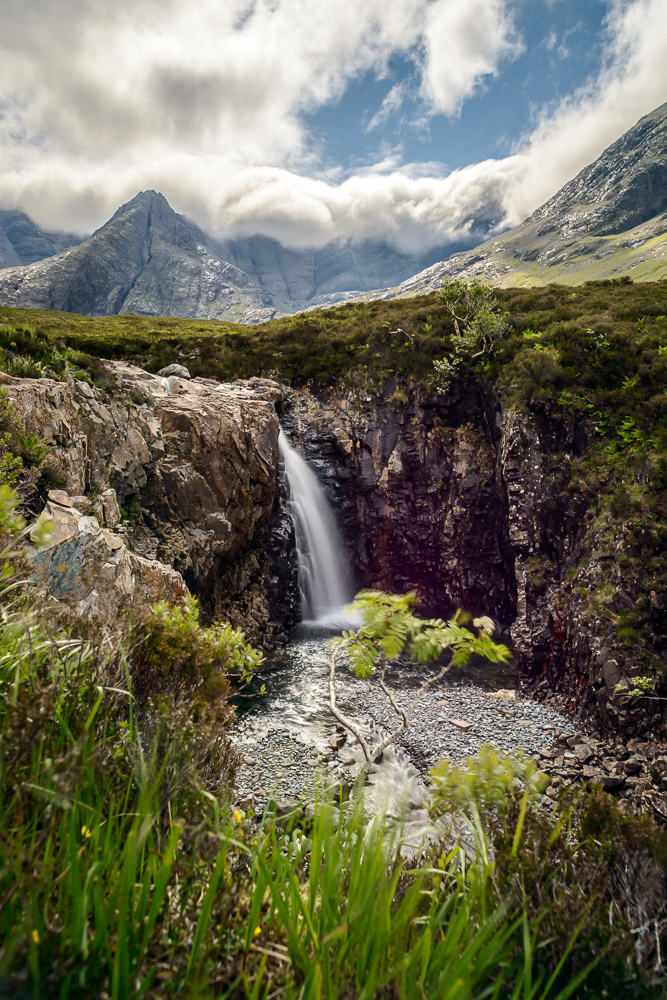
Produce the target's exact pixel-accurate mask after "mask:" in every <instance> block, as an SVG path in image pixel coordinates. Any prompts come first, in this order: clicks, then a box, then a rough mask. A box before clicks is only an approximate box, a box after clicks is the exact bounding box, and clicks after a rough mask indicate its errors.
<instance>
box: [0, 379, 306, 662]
mask: <svg viewBox="0 0 667 1000" xmlns="http://www.w3.org/2000/svg"><path fill="white" fill-rule="evenodd" d="M109 368H110V370H111V371H112V372H113V374H114V375H115V379H116V389H115V391H114V392H112V393H104V392H102V391H101V390H99V389H97V388H94V387H92V386H89V385H88V384H87V383H85V382H80V381H77V380H74V381H73V382H71V383H69V384H68V383H57V382H53V381H52V380H49V379H11V378H8V377H5V379H4V382H5V384H6V387H7V389H8V391H9V394H10V396H11V398H12V401H13V403H14V406H15V409H16V413H17V416H18V417H19V419H20V420H21V422H22V423H23V424H24V426H25V427H26V430H27V431H29V432H31V433H33V434H35V435H36V436H38V437H39V438H41V439H42V440H44V441H46V443H47V444H49V445H50V446H51V448H50V450H51V457H50V463H51V464H55V465H56V467H57V469H58V470H59V471H60V473H61V474H62V476H63V478H64V480H65V485H66V488H67V490H68V492H69V494H70V496H77V497H80V496H82V495H84V494H86V495H88V497H89V498H90V499H91V500H92V507H93V509H94V508H95V507H96V506H97V507H99V506H100V505H101V506H102V508H104V507H105V503H108V502H109V500H108V495H107V494H105V493H104V492H101V493H99V488H100V487H101V486H107V485H108V486H109V487H111V488H112V489H113V490H115V492H116V494H117V496H118V498H119V500H120V502H121V504H124V505H125V511H126V514H125V521H126V529H127V530H126V532H125V535H126V538H127V544H128V547H129V548H130V549H131V550H132V552H133V553H134V554H135V555H136V556H141V557H143V558H145V559H148V560H150V561H154V560H158V561H159V562H160V563H163V564H165V565H166V566H169V567H171V568H173V569H175V570H176V571H177V572H178V573H180V574H181V575H182V577H183V579H184V580H185V582H186V583H187V586H188V588H189V590H190V591H191V592H192V593H194V594H195V595H196V596H197V597H198V598H199V599H200V600H201V602H202V606H203V610H204V614H205V616H208V617H209V618H212V617H214V618H223V619H225V620H230V621H232V622H233V623H234V624H237V625H240V626H241V627H243V628H244V629H245V630H246V632H247V634H248V636H249V637H250V638H251V639H252V640H253V641H255V642H260V643H262V644H265V645H271V643H272V642H273V641H274V640H275V638H276V637H280V636H284V635H285V630H286V629H287V630H289V628H290V627H291V626H292V625H293V624H294V621H295V619H296V615H297V611H298V609H297V608H296V607H295V606H294V602H295V593H294V587H293V586H292V585H291V584H289V581H288V580H287V578H288V577H290V574H291V576H293V571H292V569H291V566H292V563H293V553H294V538H293V532H291V531H290V528H289V520H288V519H287V520H286V513H285V511H284V510H283V509H281V503H280V488H279V478H278V417H277V415H276V412H275V409H274V405H273V401H272V399H271V398H270V396H269V395H268V394H267V392H266V391H262V389H261V388H255V389H253V388H251V387H248V386H236V385H220V384H219V383H217V382H214V381H212V380H207V379H191V380H190V379H188V380H186V379H182V378H178V377H177V376H173V375H172V376H169V377H158V376H155V375H151V374H149V373H148V372H144V371H142V370H141V369H139V368H136V367H134V366H132V365H128V364H125V363H124V362H109ZM267 386H268V388H269V389H270V386H271V384H267ZM265 388H266V387H265ZM96 491H98V492H97V493H96ZM105 497H107V499H105ZM94 516H99V512H98V513H96V514H95V515H94ZM102 516H103V517H108V515H107V514H106V513H103V515H102ZM283 549H284V552H283V551H282V550H283ZM277 550H280V551H281V552H282V558H280V559H279V560H278V561H279V562H280V564H281V566H284V569H282V570H278V569H277V567H276V565H275V564H276V551H277ZM267 551H273V552H274V556H273V562H272V560H271V559H269V558H267ZM290 578H291V577H290ZM290 586H291V587H292V589H291V590H290ZM290 594H291V602H292V603H291V605H290Z"/></svg>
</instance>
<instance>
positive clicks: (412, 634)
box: [329, 590, 511, 770]
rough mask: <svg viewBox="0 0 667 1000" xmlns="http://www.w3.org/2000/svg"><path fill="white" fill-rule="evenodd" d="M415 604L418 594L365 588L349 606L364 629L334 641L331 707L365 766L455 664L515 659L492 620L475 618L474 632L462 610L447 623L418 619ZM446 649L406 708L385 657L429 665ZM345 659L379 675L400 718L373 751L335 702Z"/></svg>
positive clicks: (362, 672)
mask: <svg viewBox="0 0 667 1000" xmlns="http://www.w3.org/2000/svg"><path fill="white" fill-rule="evenodd" d="M416 603H417V594H416V593H414V592H411V593H409V594H383V593H381V592H379V591H375V590H362V591H361V592H360V593H359V594H357V596H356V598H355V599H354V601H353V602H352V604H351V605H350V608H351V610H353V611H361V617H362V622H363V624H362V626H361V628H359V629H357V630H356V631H349V632H343V634H342V635H341V636H336V638H334V639H332V640H331V642H330V645H331V646H332V647H333V652H332V654H331V660H330V664H329V709H330V711H331V714H332V715H333V716H334V718H335V719H337V720H338V722H339V723H340V724H341V726H344V727H345V729H348V730H349V731H350V732H351V733H352V734H353V735H354V736H355V737H356V739H357V741H358V742H359V745H360V746H361V749H362V751H363V754H364V758H365V761H366V763H365V769H366V770H368V769H369V768H370V767H371V766H372V765H373V764H374V763H375V761H377V760H378V759H379V758H380V757H381V755H382V754H383V753H384V751H385V750H386V749H387V747H388V746H389V745H390V744H392V743H395V742H396V741H397V740H398V739H400V737H401V736H402V735H403V733H405V732H406V731H407V730H408V729H409V727H410V724H411V721H412V717H413V714H414V710H415V708H416V706H417V703H418V702H419V699H420V698H421V697H422V695H423V694H424V693H425V692H426V691H427V690H428V689H429V688H431V687H433V685H434V684H437V683H438V681H440V680H442V678H443V677H444V676H445V674H446V673H447V672H448V671H449V670H450V669H451V668H452V667H462V666H464V664H466V663H467V662H468V660H469V659H470V657H471V656H472V655H473V653H477V654H478V655H480V656H484V657H486V658H487V659H488V660H490V661H491V662H492V663H505V662H507V660H509V659H510V657H511V653H510V651H509V649H508V648H507V647H506V646H501V645H498V644H497V643H495V642H494V641H493V640H492V638H491V636H492V634H493V632H494V630H495V625H494V623H493V622H492V620H491V619H490V618H475V620H474V621H473V623H472V624H473V626H474V627H475V629H477V632H476V633H475V632H472V631H470V629H467V628H465V627H464V626H463V624H461V613H460V612H458V611H457V613H456V614H455V615H454V617H453V618H452V619H450V620H449V621H448V622H444V621H442V619H440V618H429V619H424V618H417V617H416V615H415V614H414V613H413V608H414V607H415V605H416ZM448 649H449V650H451V651H452V656H451V659H450V660H449V662H448V663H445V664H443V666H442V667H441V668H440V670H439V672H438V673H437V674H435V675H434V676H433V677H431V678H430V679H429V680H427V681H425V682H424V683H423V684H422V685H421V686H420V687H419V689H418V690H417V693H416V694H415V696H414V698H413V699H412V701H411V702H410V704H409V705H408V707H407V708H402V707H401V706H400V705H399V704H398V703H397V701H396V699H395V698H394V696H393V694H392V692H391V691H390V690H389V688H388V687H387V685H386V683H385V671H386V669H387V661H388V660H391V659H395V658H396V657H398V656H401V654H403V653H407V655H408V656H409V657H410V659H411V660H413V661H414V660H416V661H417V663H422V664H424V663H430V662H432V661H434V660H437V659H438V658H439V657H440V655H441V654H442V653H443V652H444V651H445V650H448ZM343 657H347V658H348V659H349V661H350V666H351V668H352V671H353V672H354V674H355V675H356V676H357V677H371V676H373V675H374V676H376V677H377V678H378V683H379V685H380V687H381V688H382V690H383V691H384V693H385V695H386V696H387V698H388V699H389V702H390V704H391V707H392V708H393V709H394V711H395V712H396V715H397V716H398V718H399V719H400V725H399V726H398V728H397V729H396V730H395V731H394V732H392V733H390V734H389V736H387V737H386V738H385V739H384V740H382V741H381V742H380V744H379V745H378V746H377V747H375V749H372V748H371V747H370V746H369V745H368V742H367V740H366V739H365V738H364V736H363V734H362V733H361V730H360V729H359V727H358V726H357V725H356V724H355V723H354V722H352V720H351V719H348V718H347V716H345V715H343V713H342V712H341V711H340V709H339V708H338V706H337V705H336V686H335V673H336V664H337V663H338V661H339V660H340V659H342V658H343Z"/></svg>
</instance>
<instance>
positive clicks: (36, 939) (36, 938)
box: [32, 927, 39, 944]
mask: <svg viewBox="0 0 667 1000" xmlns="http://www.w3.org/2000/svg"><path fill="white" fill-rule="evenodd" d="M32 939H33V941H34V942H35V944H39V931H38V930H37V928H36V927H35V929H34V931H33V932H32Z"/></svg>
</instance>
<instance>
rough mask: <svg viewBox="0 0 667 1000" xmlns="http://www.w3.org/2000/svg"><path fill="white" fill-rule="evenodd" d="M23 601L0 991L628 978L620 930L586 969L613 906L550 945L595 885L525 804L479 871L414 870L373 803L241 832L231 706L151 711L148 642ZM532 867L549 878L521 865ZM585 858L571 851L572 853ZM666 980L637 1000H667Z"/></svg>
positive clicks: (13, 702) (8, 640)
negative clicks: (140, 680)
mask: <svg viewBox="0 0 667 1000" xmlns="http://www.w3.org/2000/svg"><path fill="white" fill-rule="evenodd" d="M10 598H11V594H9V593H8V592H5V594H4V600H5V604H4V606H3V608H2V609H1V618H0V995H2V994H3V992H6V991H13V990H17V989H18V990H22V991H24V992H23V993H19V994H11V993H10V995H23V996H25V995H26V993H27V995H28V996H29V997H31V998H33V1000H51V998H63V1000H65V998H67V1000H69V998H72V1000H78V998H81V1000H83V998H86V1000H89V998H100V1000H102V998H104V1000H108V998H110V1000H139V998H146V1000H157V998H165V1000H166V998H171V997H177V996H178V997H187V998H195V997H197V998H209V997H211V998H213V997H220V998H223V997H226V998H230V1000H269V998H273V1000H278V998H285V1000H311V998H318V1000H319V998H322V1000H334V998H341V1000H342V998H358V1000H371V998H387V1000H390V998H405V1000H412V998H415V1000H473V998H479V1000H481V998H483V997H484V998H487V997H488V998H498V1000H500V998H503V1000H566V998H567V997H569V996H578V997H579V996H580V997H584V996H603V995H605V994H604V993H597V994H595V993H588V992H587V986H586V984H587V982H588V981H589V977H590V975H591V974H592V975H593V976H595V975H597V974H598V973H599V970H600V967H601V964H604V963H606V962H607V961H608V960H607V959H606V958H605V959H604V963H600V961H599V960H600V958H601V957H602V956H604V955H605V954H608V953H610V950H611V948H612V947H616V948H619V947H620V946H621V945H622V946H623V947H624V948H625V951H623V952H622V953H621V955H620V960H621V972H622V973H623V974H624V975H625V974H626V973H627V972H630V973H632V956H631V955H630V954H629V953H628V951H627V948H628V946H627V935H626V937H625V938H624V937H622V936H619V935H618V933H617V931H616V927H614V928H611V929H610V930H609V932H608V933H607V935H606V937H605V936H604V935H603V936H602V937H598V938H595V942H596V948H595V949H594V951H593V953H591V949H590V947H588V948H583V949H582V947H581V942H582V941H584V939H585V940H586V941H587V942H588V944H589V945H590V941H591V937H590V928H589V924H590V919H589V918H590V916H591V914H593V911H595V913H596V914H599V912H604V915H605V916H606V906H607V899H606V897H604V896H603V894H601V893H599V895H600V899H599V901H596V899H594V898H593V897H591V900H590V906H584V907H583V908H580V909H579V910H578V911H576V913H575V914H574V918H573V919H572V921H571V925H570V926H567V927H566V929H565V931H564V933H562V934H561V935H560V936H558V935H557V934H555V933H554V930H553V924H554V919H553V913H554V912H556V914H557V919H558V920H559V921H561V922H562V920H563V914H565V915H567V910H566V909H563V907H561V908H560V909H555V907H556V895H557V893H558V892H560V893H561V894H563V893H566V892H567V891H569V890H568V886H569V885H570V884H571V883H572V882H573V881H577V880H581V878H582V875H581V871H580V870H578V869H577V868H576V864H575V863H574V862H572V864H570V867H569V868H567V870H566V869H565V868H563V867H561V868H560V869H558V866H557V865H554V860H555V859H554V856H553V853H551V854H550V853H549V851H552V847H553V844H556V847H557V849H558V851H560V853H561V854H563V852H564V851H565V847H564V846H563V844H561V842H560V841H558V836H561V839H562V835H563V834H562V828H561V830H560V832H557V833H556V834H554V831H553V829H552V828H551V827H549V826H548V824H547V827H546V829H542V828H541V827H540V823H539V822H538V820H537V819H536V818H532V819H531V818H530V817H531V816H533V813H532V812H531V813H530V815H528V816H527V815H526V811H525V809H524V810H523V812H522V813H521V815H522V819H521V824H522V829H523V833H521V832H519V833H518V834H517V829H518V827H519V825H520V824H519V823H518V821H517V817H518V812H517V809H516V807H517V806H518V805H520V803H521V801H522V798H521V795H518V798H517V797H516V796H515V798H514V799H512V801H511V803H510V806H509V807H508V808H507V809H506V810H505V812H504V814H503V822H502V824H500V825H496V827H495V828H494V825H493V822H492V821H491V820H489V822H488V824H487V825H484V824H482V823H481V822H478V821H476V822H475V823H474V824H472V826H473V830H474V832H475V834H476V837H477V846H476V853H475V856H474V858H473V859H472V860H471V859H470V858H469V857H467V856H466V854H465V853H464V852H463V851H462V850H460V849H459V848H458V847H457V846H456V844H455V843H453V842H450V844H449V847H448V848H447V849H446V850H444V849H443V848H442V846H441V845H440V846H438V847H434V848H433V849H432V850H430V851H429V852H427V853H425V854H424V855H415V856H413V857H412V858H411V859H410V858H409V857H406V856H405V854H404V850H403V846H402V843H401V838H400V828H399V827H397V826H396V825H392V826H389V825H387V824H386V823H385V822H384V819H383V817H381V816H376V817H374V818H371V817H368V816H367V815H366V813H365V810H364V804H363V799H359V800H356V801H354V802H353V803H351V804H350V805H349V806H348V807H347V808H346V809H344V808H342V807H341V809H338V808H336V807H335V806H334V805H333V804H332V803H331V802H329V801H327V800H326V798H323V799H322V801H321V802H319V803H317V804H316V805H315V807H314V808H313V810H312V815H311V818H310V819H304V818H297V817H296V816H295V817H294V818H293V819H292V820H291V821H290V820H289V819H285V818H281V819H277V818H276V817H275V816H274V815H272V814H270V813H268V814H267V815H266V816H265V817H263V818H254V817H244V816H243V815H242V814H241V813H240V812H238V810H236V809H234V807H233V805H232V804H231V779H232V777H233V760H232V757H233V754H232V751H231V750H230V748H229V744H228V742H227V736H226V733H225V732H224V727H225V726H228V724H229V712H228V710H227V709H226V707H225V706H224V705H223V707H222V709H221V710H211V711H208V710H207V709H206V702H205V699H204V700H202V698H203V696H202V698H200V697H199V695H197V694H196V692H195V693H193V690H192V689H190V691H189V694H188V693H187V692H185V691H184V690H183V689H182V688H181V689H180V694H179V697H178V698H170V697H169V696H168V695H167V694H166V693H165V692H164V691H163V690H162V689H160V691H159V692H158V694H157V695H156V696H155V697H152V696H151V695H150V694H149V693H148V692H147V691H146V687H145V684H143V686H141V692H140V693H141V698H140V699H139V700H138V701H137V700H135V690H134V686H133V685H134V684H135V681H134V678H135V676H136V674H137V670H138V666H137V664H140V665H141V664H143V665H144V666H146V665H147V664H148V665H149V666H150V663H149V659H147V658H148V657H149V652H148V651H149V650H150V648H151V644H150V642H147V641H146V634H145V632H144V633H143V637H139V638H137V636H136V635H134V636H133V635H132V633H128V634H127V635H126V636H125V638H122V637H119V636H118V635H116V636H111V635H110V634H108V633H105V632H103V631H102V632H99V633H95V632H94V631H93V630H92V627H90V626H85V627H84V626H82V625H81V623H77V622H76V621H73V620H68V619H64V618H61V619H60V621H59V622H58V621H55V619H54V612H53V609H52V608H50V609H49V610H48V613H46V614H45V613H44V611H40V610H39V608H37V607H35V608H32V610H31V608H30V606H29V605H28V604H25V603H24V604H23V605H22V606H16V605H14V606H13V607H12V606H11V605H10V604H9V603H8V602H9V601H10ZM165 616H166V617H165ZM182 617H183V616H181V618H182ZM179 621H180V619H179V618H178V616H175V617H173V618H169V617H168V612H167V611H165V609H160V612H159V614H158V615H157V617H156V625H155V627H156V628H158V632H157V636H158V639H159V641H157V640H156V641H157V648H158V649H159V650H160V656H161V658H162V659H164V656H165V655H166V654H165V652H164V651H165V648H166V647H165V644H164V642H163V639H164V635H165V634H166V633H165V630H167V631H169V630H170V629H172V628H180V627H181V625H182V626H183V628H186V626H187V631H188V633H189V634H192V635H193V636H194V637H195V638H193V640H192V641H193V642H195V643H196V642H199V641H200V638H198V633H197V631H196V629H194V627H193V622H192V620H190V619H188V621H187V622H185V624H183V622H181V625H179V624H178V622H179ZM142 627H143V628H144V629H145V628H146V627H147V626H142ZM86 629H87V630H88V632H89V634H88V635H87V636H84V637H81V636H80V634H79V635H77V633H81V632H82V631H86ZM221 635H222V633H216V637H214V638H215V641H216V642H220V641H222V639H221ZM201 641H202V642H211V641H212V639H211V637H210V636H208V637H206V636H205V637H204V639H202V640H201ZM239 641H240V640H239V639H238V636H237V637H236V638H234V641H233V642H232V641H231V640H230V657H229V660H230V663H233V655H232V654H233V652H234V648H236V651H237V652H239V651H240V652H239V655H241V652H242V653H243V655H244V656H245V655H246V651H244V648H242V647H241V646H240V645H239ZM176 646H178V643H176ZM216 648H217V647H216ZM183 655H184V651H183V649H181V650H180V652H179V656H183ZM186 659H187V658H186ZM187 662H188V663H189V662H190V660H189V659H188V660H187ZM161 666H162V667H165V664H164V663H162V664H161ZM144 679H145V678H144ZM208 680H209V681H210V678H208ZM204 688H206V685H204ZM215 690H216V697H220V687H219V685H217V686H215ZM223 702H224V696H223ZM220 727H223V731H222V732H221V731H220ZM460 778H461V780H462V781H465V780H467V779H466V778H465V774H463V775H462V776H460ZM441 780H442V781H444V780H445V777H443V776H442V775H441ZM439 794H440V795H441V798H442V794H443V789H442V787H441V788H440V793H439ZM508 794H513V793H511V791H510V792H508ZM517 794H518V793H517ZM531 809H532V806H531ZM512 810H514V813H513V812H512ZM479 815H483V814H482V813H480V812H479V809H478V811H477V816H479ZM512 816H514V819H512ZM545 822H546V821H545ZM529 828H530V831H531V835H532V836H533V837H534V843H532V842H530V841H528V840H527V839H526V838H527V831H528V830H529ZM498 831H500V833H501V836H500V839H498V836H497V835H498ZM594 835H595V837H597V838H600V837H601V836H602V834H601V833H600V831H599V830H595V831H594ZM549 838H551V841H550V842H551V845H552V846H549ZM568 842H569V841H568ZM563 843H564V842H563ZM503 845H505V846H503ZM508 845H509V846H508ZM524 853H525V859H526V860H525V863H524V860H522V858H523V855H524ZM505 855H506V857H505ZM537 855H539V859H540V863H541V864H542V867H541V868H539V870H538V867H535V866H533V867H532V868H531V867H530V864H529V863H528V862H530V863H531V864H532V862H533V860H534V858H535V856H537ZM581 855H582V845H581V844H578V845H577V847H576V850H574V848H573V849H572V858H576V857H577V856H581ZM494 856H495V858H497V859H499V858H504V860H503V863H502V868H499V867H498V863H499V862H497V861H494V860H493V859H494ZM595 863H596V864H598V868H599V858H598V860H597V861H596V862H595ZM552 870H556V871H557V872H558V874H557V878H556V879H552V880H551V881H549V871H552ZM600 870H602V869H600ZM531 877H532V878H533V879H534V881H535V884H537V883H538V882H539V884H540V885H541V886H542V889H543V894H542V895H541V896H540V897H539V900H540V903H539V906H536V905H535V900H536V898H537V897H536V896H535V894H534V893H533V896H531V884H530V878H531ZM568 880H569V881H568ZM598 882H599V880H598ZM596 891H597V890H596ZM550 894H551V896H550ZM573 913H574V911H573ZM565 918H566V916H565ZM550 921H551V922H550ZM596 926H597V925H596ZM619 943H620V944H619ZM649 958H650V960H651V961H653V959H652V956H650V955H649ZM654 978H655V977H654ZM626 979H627V975H626ZM658 980H659V977H658V978H656V979H655V982H656V983H657V984H658V985H656V986H655V989H654V988H653V985H652V984H651V983H648V985H646V988H645V989H644V986H642V989H643V990H644V992H642V993H636V994H635V995H636V996H640V995H641V996H644V997H649V996H656V997H657V996H659V995H660V994H659V993H658V992H656V990H657V989H658V988H661V986H660V984H659V983H658ZM598 981H601V980H600V979H599V976H598ZM642 982H644V981H643V980H642ZM647 982H648V980H647ZM624 989H625V987H624ZM651 990H653V992H651ZM616 995H617V996H632V995H633V994H632V993H628V992H627V991H626V992H622V991H621V990H620V988H619V992H618V993H617V994H616Z"/></svg>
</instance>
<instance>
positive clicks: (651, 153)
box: [327, 104, 667, 304]
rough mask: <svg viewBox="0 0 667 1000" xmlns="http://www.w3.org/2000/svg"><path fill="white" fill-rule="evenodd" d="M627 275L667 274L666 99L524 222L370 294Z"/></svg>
mask: <svg viewBox="0 0 667 1000" xmlns="http://www.w3.org/2000/svg"><path fill="white" fill-rule="evenodd" d="M623 274H627V275H630V276H631V277H632V278H634V279H635V280H637V281H654V280H657V279H659V278H664V277H667V104H663V105H661V106H660V107H659V108H657V109H656V110H655V111H652V112H651V114H649V115H646V116H645V117H644V118H642V119H641V120H640V121H639V122H638V123H637V125H635V126H634V128H631V129H630V130H629V131H628V132H626V133H625V134H624V135H623V136H621V138H620V139H618V140H617V141H616V142H615V143H613V144H612V145H611V146H609V148H608V149H606V150H605V151H604V152H603V153H602V155H601V156H600V157H598V159H597V160H595V162H594V163H592V164H590V166H588V167H585V168H584V170H582V171H581V173H579V174H578V175H577V176H576V177H575V178H574V180H572V181H570V182H569V183H568V184H566V185H565V187H563V188H561V190H560V191H559V192H558V193H557V194H555V195H554V196H553V198H550V199H549V201H547V202H545V204H544V205H542V206H541V207H540V208H538V209H537V210H536V211H535V212H533V214H532V215H531V216H530V217H529V218H528V219H526V221H525V222H522V223H521V225H520V226H517V227H516V228H515V229H512V230H510V231H509V232H507V233H503V234H502V235H501V236H498V237H495V238H493V239H490V240H487V241H486V242H485V243H482V244H480V245H479V246H477V247H475V249H474V250H469V251H466V252H464V253H457V254H453V255H452V256H450V257H448V258H447V259H446V260H443V261H441V262H440V263H438V264H433V265H432V266H431V267H429V268H426V270H424V271H422V272H420V273H419V274H416V275H414V277H412V278H409V279H408V280H407V281H404V282H401V283H400V284H398V285H396V286H394V287H392V288H384V289H376V290H375V291H373V292H371V293H369V294H368V295H364V296H349V295H347V296H342V295H336V296H329V297H328V299H327V302H328V303H330V304H333V303H334V302H337V301H347V300H349V299H351V298H363V299H371V298H372V299H379V298H382V299H392V298H399V297H401V296H404V295H422V294H424V293H425V292H429V291H432V290H433V289H436V288H439V287H440V285H441V284H442V282H443V281H445V280H447V279H451V278H461V279H470V278H480V279H485V280H488V281H491V282H493V284H495V285H499V286H503V287H509V286H513V285H545V284H549V283H550V282H561V283H562V284H570V285H574V284H579V283H581V282H583V281H590V280H593V279H597V278H611V277H617V276H620V275H623Z"/></svg>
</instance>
